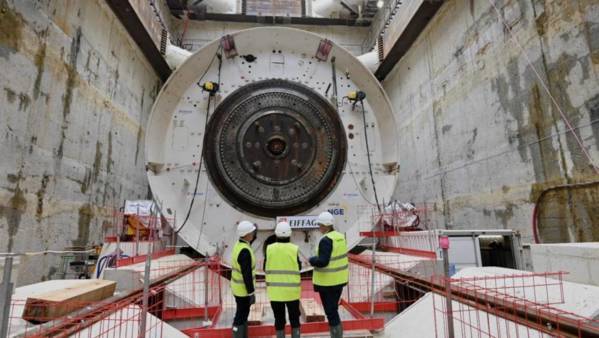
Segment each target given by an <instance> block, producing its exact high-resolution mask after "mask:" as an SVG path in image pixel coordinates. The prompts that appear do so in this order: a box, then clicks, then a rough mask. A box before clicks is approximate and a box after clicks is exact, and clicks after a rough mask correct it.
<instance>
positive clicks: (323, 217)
mask: <svg viewBox="0 0 599 338" xmlns="http://www.w3.org/2000/svg"><path fill="white" fill-rule="evenodd" d="M316 224H319V225H320V224H322V225H328V226H332V225H334V224H335V217H333V215H332V214H331V213H330V212H328V211H324V212H321V213H320V215H318V219H317V220H316Z"/></svg>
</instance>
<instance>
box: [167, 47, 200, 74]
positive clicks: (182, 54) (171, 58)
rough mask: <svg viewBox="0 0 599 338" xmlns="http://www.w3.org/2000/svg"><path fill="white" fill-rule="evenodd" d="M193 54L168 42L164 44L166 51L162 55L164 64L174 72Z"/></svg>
mask: <svg viewBox="0 0 599 338" xmlns="http://www.w3.org/2000/svg"><path fill="white" fill-rule="evenodd" d="M191 54H193V53H192V52H190V51H188V50H187V49H183V48H181V47H178V46H175V45H173V44H171V42H170V41H168V42H167V44H166V51H165V53H164V58H165V60H166V63H167V64H168V66H169V67H171V69H173V70H175V69H177V67H179V65H181V64H182V63H183V62H184V61H185V60H187V58H188V57H189V56H190V55H191Z"/></svg>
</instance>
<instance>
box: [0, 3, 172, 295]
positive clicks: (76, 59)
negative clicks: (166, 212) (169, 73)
mask: <svg viewBox="0 0 599 338" xmlns="http://www.w3.org/2000/svg"><path fill="white" fill-rule="evenodd" d="M0 69H1V70H2V74H1V75H0V107H1V108H0V137H1V138H2V141H1V142H0V156H1V158H2V160H1V161H0V251H1V252H6V251H13V252H24V251H37V250H44V249H58V250H61V249H64V248H65V247H69V246H74V245H86V244H91V243H93V242H96V243H98V242H100V240H101V226H102V224H103V222H106V221H109V220H110V213H111V211H112V209H113V208H115V207H116V208H118V207H120V206H121V204H122V203H123V199H125V198H129V199H131V198H145V197H146V196H147V194H148V185H147V182H146V177H145V173H144V159H143V148H142V144H143V138H144V136H145V135H144V127H145V124H146V120H147V118H148V115H149V112H150V109H151V106H152V103H153V100H154V97H155V96H156V95H157V92H158V90H159V88H160V86H161V82H160V81H159V79H158V77H157V76H156V75H155V73H154V71H153V70H152V68H151V67H150V66H149V65H148V63H147V62H146V61H145V59H144V57H143V55H142V54H141V52H140V51H139V50H138V48H137V46H136V45H135V43H134V42H133V41H132V39H131V38H130V37H129V36H128V35H127V32H126V31H125V29H124V28H123V27H122V25H121V24H120V22H119V21H118V20H117V19H116V17H115V16H114V14H113V13H112V12H111V11H110V9H109V8H108V6H107V5H106V4H105V2H104V1H102V0H93V1H66V0H61V1H32V0H27V1H16V0H14V1H13V0H0ZM59 262H60V258H59V257H57V256H49V255H48V256H35V257H23V259H22V260H21V265H20V269H19V270H20V271H19V284H23V283H29V282H34V281H39V280H45V279H49V278H52V277H53V276H54V275H55V274H56V272H57V271H58V265H59ZM32 267H35V268H32Z"/></svg>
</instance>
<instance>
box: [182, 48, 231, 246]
mask: <svg viewBox="0 0 599 338" xmlns="http://www.w3.org/2000/svg"><path fill="white" fill-rule="evenodd" d="M221 48H222V45H221V46H219V48H218V49H217V50H216V53H215V54H214V56H213V57H212V59H211V60H210V63H209V64H208V67H207V68H206V71H204V73H203V74H202V76H200V79H199V80H198V82H197V85H198V86H199V87H200V88H201V87H202V85H201V82H202V79H203V78H204V76H206V74H207V73H208V70H209V69H210V67H211V66H212V63H213V62H214V59H215V58H217V57H218V85H220V79H221V69H222V63H223V59H222V55H221V54H220V51H221ZM213 96H214V95H213V94H212V93H210V94H209V95H208V104H207V105H206V119H205V121H204V129H206V128H207V127H208V118H209V116H210V102H211V101H212V97H213ZM203 162H204V152H203V151H202V153H200V161H199V163H198V174H197V175H196V182H195V185H194V189H193V196H192V197H191V202H190V203H189V208H188V209H187V214H186V215H185V220H183V223H182V224H181V226H180V227H179V229H177V230H175V234H176V235H178V234H179V232H180V231H181V230H183V228H184V227H185V225H187V221H189V217H190V216H191V210H192V209H193V204H194V203H195V199H196V195H197V193H198V186H199V183H200V174H201V172H202V164H203ZM206 197H207V196H205V195H204V198H206ZM204 205H205V203H204ZM202 218H203V216H202ZM202 223H204V222H203V221H202Z"/></svg>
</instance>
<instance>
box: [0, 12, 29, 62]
mask: <svg viewBox="0 0 599 338" xmlns="http://www.w3.org/2000/svg"><path fill="white" fill-rule="evenodd" d="M23 21H24V20H23V17H22V16H21V15H20V14H19V13H17V12H15V11H14V10H12V9H11V8H10V7H9V6H8V3H7V2H6V0H0V57H4V58H7V57H8V55H9V54H10V53H14V52H16V51H18V50H19V44H20V43H21V31H22V28H23Z"/></svg>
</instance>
